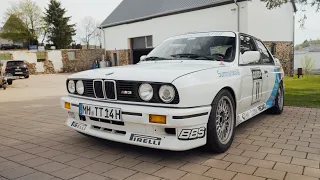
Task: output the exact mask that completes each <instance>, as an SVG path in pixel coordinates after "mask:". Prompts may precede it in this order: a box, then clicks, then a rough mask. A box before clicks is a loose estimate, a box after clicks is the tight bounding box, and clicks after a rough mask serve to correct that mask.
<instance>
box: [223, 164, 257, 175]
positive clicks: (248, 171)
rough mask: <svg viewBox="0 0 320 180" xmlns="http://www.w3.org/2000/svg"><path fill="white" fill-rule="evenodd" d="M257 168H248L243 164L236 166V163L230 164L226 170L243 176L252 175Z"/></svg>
mask: <svg viewBox="0 0 320 180" xmlns="http://www.w3.org/2000/svg"><path fill="white" fill-rule="evenodd" d="M256 169H257V168H256V167H254V166H248V165H244V164H238V163H232V164H231V165H230V166H229V167H228V168H227V170H230V171H235V172H240V173H244V174H253V172H254V171H255V170H256Z"/></svg>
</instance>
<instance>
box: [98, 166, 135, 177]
mask: <svg viewBox="0 0 320 180" xmlns="http://www.w3.org/2000/svg"><path fill="white" fill-rule="evenodd" d="M135 173H136V171H133V170H130V169H126V168H122V167H117V168H114V169H111V170H110V171H107V172H105V173H103V174H102V175H103V176H106V177H110V178H112V179H119V180H122V179H126V178H128V177H129V176H132V175H133V174H135Z"/></svg>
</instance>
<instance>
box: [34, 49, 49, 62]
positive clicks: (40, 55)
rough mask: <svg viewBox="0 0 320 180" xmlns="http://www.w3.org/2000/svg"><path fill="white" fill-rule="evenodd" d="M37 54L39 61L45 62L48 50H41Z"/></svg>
mask: <svg viewBox="0 0 320 180" xmlns="http://www.w3.org/2000/svg"><path fill="white" fill-rule="evenodd" d="M36 54H37V62H43V61H45V60H46V56H47V54H46V52H42V51H40V52H37V53H36Z"/></svg>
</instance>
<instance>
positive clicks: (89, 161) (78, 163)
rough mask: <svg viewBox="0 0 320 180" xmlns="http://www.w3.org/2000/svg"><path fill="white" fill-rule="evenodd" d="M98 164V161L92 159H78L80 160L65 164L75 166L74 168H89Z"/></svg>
mask: <svg viewBox="0 0 320 180" xmlns="http://www.w3.org/2000/svg"><path fill="white" fill-rule="evenodd" d="M96 162H97V161H95V160H92V159H88V158H78V159H75V160H72V161H69V162H67V163H65V164H66V165H70V166H73V167H77V168H83V167H86V166H89V165H91V164H94V163H96Z"/></svg>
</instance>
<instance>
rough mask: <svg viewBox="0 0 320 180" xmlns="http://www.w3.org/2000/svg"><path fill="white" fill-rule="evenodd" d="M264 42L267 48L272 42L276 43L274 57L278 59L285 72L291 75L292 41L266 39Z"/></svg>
mask: <svg viewBox="0 0 320 180" xmlns="http://www.w3.org/2000/svg"><path fill="white" fill-rule="evenodd" d="M264 43H265V45H266V46H267V47H268V48H269V49H270V47H271V44H272V43H274V44H275V45H276V53H275V57H276V58H278V59H279V60H280V62H281V64H282V66H283V69H284V72H285V74H286V75H288V76H293V74H294V59H293V58H294V54H293V43H292V42H289V41H288V42H284V41H282V42H277V41H266V42H264Z"/></svg>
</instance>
